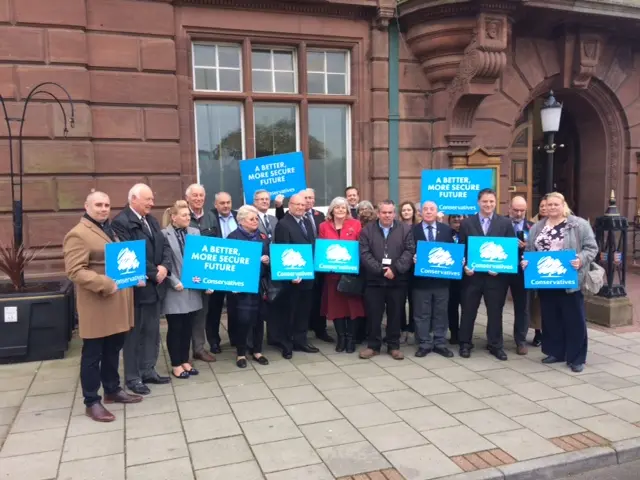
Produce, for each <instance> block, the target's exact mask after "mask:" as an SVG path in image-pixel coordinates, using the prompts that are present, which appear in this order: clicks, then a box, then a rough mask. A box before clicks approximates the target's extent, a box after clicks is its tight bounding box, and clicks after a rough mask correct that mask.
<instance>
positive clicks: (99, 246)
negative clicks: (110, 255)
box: [63, 218, 133, 338]
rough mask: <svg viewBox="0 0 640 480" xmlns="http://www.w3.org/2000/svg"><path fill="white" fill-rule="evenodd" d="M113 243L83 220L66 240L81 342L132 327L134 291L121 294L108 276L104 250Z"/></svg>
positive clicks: (67, 259) (68, 265)
mask: <svg viewBox="0 0 640 480" xmlns="http://www.w3.org/2000/svg"><path fill="white" fill-rule="evenodd" d="M107 243H111V239H110V238H109V237H108V236H107V235H106V234H105V233H104V232H103V231H102V229H101V228H100V227H98V226H97V225H95V224H94V223H92V222H91V221H89V220H87V219H86V218H82V219H81V220H80V223H78V225H76V226H75V227H73V228H72V229H71V230H70V231H69V233H67V235H66V236H65V237H64V242H63V252H64V265H65V271H66V273H67V276H68V277H69V280H71V281H72V282H73V283H74V284H75V287H76V305H77V308H78V323H79V326H80V338H101V337H108V336H109V335H115V334H116V333H121V332H128V331H129V330H130V329H131V327H133V289H131V288H126V289H122V290H118V291H117V292H116V293H114V294H110V292H112V291H113V288H114V286H115V283H114V281H113V280H111V279H110V278H109V277H107V276H105V274H104V272H105V265H104V262H105V259H104V247H105V245H106V244H107Z"/></svg>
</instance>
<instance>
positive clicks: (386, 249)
mask: <svg viewBox="0 0 640 480" xmlns="http://www.w3.org/2000/svg"><path fill="white" fill-rule="evenodd" d="M395 216H396V206H395V204H394V203H393V201H392V200H384V201H382V202H380V203H379V204H378V221H376V222H371V223H369V224H368V225H367V226H366V227H364V229H363V230H362V233H361V234H360V264H361V265H362V269H363V270H364V274H365V279H366V287H365V292H364V306H365V311H366V314H367V320H368V322H369V342H368V347H367V348H365V349H364V350H362V351H361V352H360V358H364V359H368V358H371V357H373V356H375V355H378V354H379V353H380V349H381V347H382V317H383V315H384V312H385V309H386V312H387V331H386V336H385V339H386V343H387V351H388V352H389V354H390V355H391V356H392V357H393V358H394V359H395V360H402V359H403V358H404V355H403V353H402V352H401V351H400V320H401V311H402V309H403V308H404V301H405V298H406V295H407V284H408V281H409V276H410V271H411V267H413V255H414V254H415V252H416V245H415V242H414V240H413V232H412V231H411V225H407V224H406V223H403V222H398V221H397V220H396V219H395Z"/></svg>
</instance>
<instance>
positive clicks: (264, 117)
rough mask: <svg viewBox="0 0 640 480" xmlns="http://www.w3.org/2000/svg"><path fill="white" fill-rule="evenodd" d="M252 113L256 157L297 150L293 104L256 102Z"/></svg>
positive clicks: (294, 108)
mask: <svg viewBox="0 0 640 480" xmlns="http://www.w3.org/2000/svg"><path fill="white" fill-rule="evenodd" d="M254 113H255V136H256V157H264V156H267V155H277V154H279V153H291V152H295V151H297V141H296V107H295V106H293V105H267V104H257V105H256V106H255V107H254Z"/></svg>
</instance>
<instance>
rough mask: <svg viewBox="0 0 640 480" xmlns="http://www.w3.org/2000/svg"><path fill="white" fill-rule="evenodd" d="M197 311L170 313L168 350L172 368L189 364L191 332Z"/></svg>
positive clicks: (168, 318)
mask: <svg viewBox="0 0 640 480" xmlns="http://www.w3.org/2000/svg"><path fill="white" fill-rule="evenodd" d="M197 314H198V312H197V311H195V312H189V313H168V314H167V315H166V317H167V325H168V327H169V328H168V329H167V350H168V351H169V358H170V359H171V366H172V367H179V366H180V365H182V364H183V363H189V347H190V346H191V332H192V330H193V321H194V320H195V318H196V315H197Z"/></svg>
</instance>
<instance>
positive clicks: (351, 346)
mask: <svg viewBox="0 0 640 480" xmlns="http://www.w3.org/2000/svg"><path fill="white" fill-rule="evenodd" d="M345 325H346V334H345V336H346V341H345V345H344V349H345V351H346V352H347V353H353V352H355V351H356V343H358V342H356V340H355V336H356V329H357V328H358V322H357V321H356V320H351V319H350V318H347V319H346V320H345Z"/></svg>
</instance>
